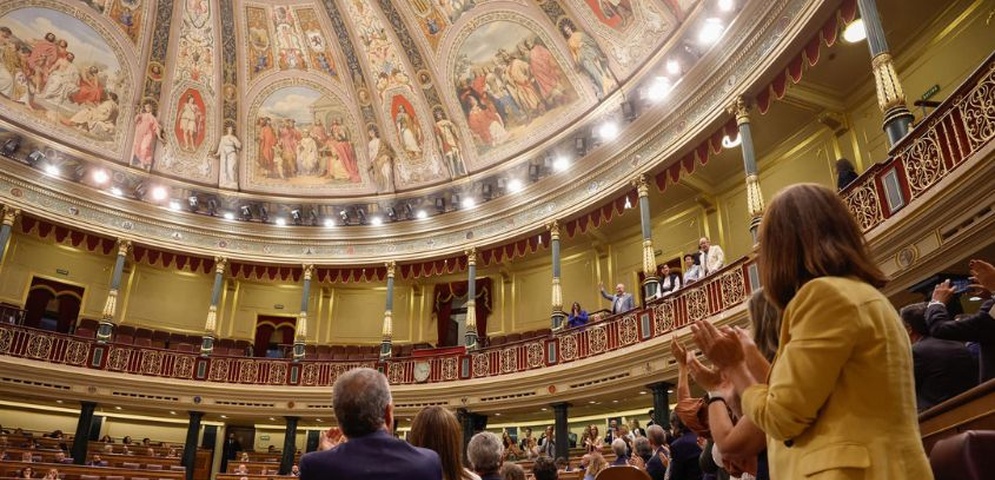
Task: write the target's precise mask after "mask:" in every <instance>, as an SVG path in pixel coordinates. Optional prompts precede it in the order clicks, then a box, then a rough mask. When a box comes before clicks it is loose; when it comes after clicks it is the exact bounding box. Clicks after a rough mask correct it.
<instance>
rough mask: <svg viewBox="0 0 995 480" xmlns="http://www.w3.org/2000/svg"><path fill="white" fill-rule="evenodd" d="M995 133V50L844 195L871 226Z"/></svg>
mask: <svg viewBox="0 0 995 480" xmlns="http://www.w3.org/2000/svg"><path fill="white" fill-rule="evenodd" d="M993 138H995V54H992V55H991V56H989V57H988V59H986V60H985V62H984V63H982V64H981V66H980V67H979V68H978V69H977V70H975V72H974V73H973V74H972V75H971V76H970V77H969V78H968V80H967V81H965V82H964V83H963V84H962V85H961V86H960V87H959V88H958V89H957V90H956V91H955V92H954V93H953V95H951V96H950V97H949V98H948V99H947V100H946V101H945V102H943V103H942V104H941V105H940V106H939V107H938V108H937V109H936V110H934V111H933V112H932V113H931V114H930V115H929V116H927V117H926V118H924V119H923V120H922V121H921V122H919V124H918V125H917V126H916V127H915V128H914V129H913V130H912V131H911V132H910V133H909V134H908V135H907V136H906V137H905V138H904V139H902V141H901V142H899V143H898V145H896V146H895V148H894V149H893V150H892V151H893V152H894V153H893V154H892V155H891V157H889V158H888V160H886V161H884V162H881V163H878V164H876V165H874V166H873V167H871V168H870V169H868V170H867V171H866V172H864V174H863V175H861V176H860V177H859V178H858V179H857V180H855V181H854V182H853V183H852V184H851V185H850V186H849V187H847V188H846V189H845V190H844V191H843V192H842V195H843V199H844V201H845V202H846V204H847V206H848V207H850V211H851V212H852V213H853V216H854V217H855V218H856V219H857V222H859V223H860V226H861V227H862V228H863V230H864V231H865V232H867V231H869V230H871V229H873V228H875V227H877V226H878V225H881V224H882V223H884V221H885V220H887V219H888V218H891V217H892V216H893V215H895V214H896V213H898V211H899V210H901V209H902V208H905V206H907V205H908V204H910V203H912V202H914V201H916V200H918V199H919V198H921V197H923V196H924V195H925V194H926V193H928V192H929V191H930V190H931V189H932V188H934V187H935V186H936V184H937V183H939V182H940V180H942V179H943V178H945V177H946V176H948V175H950V173H951V172H953V171H954V170H956V169H957V168H958V167H960V166H961V165H963V164H964V162H965V160H967V159H968V158H970V157H971V155H973V154H974V153H976V152H978V151H979V150H981V149H982V148H983V147H985V146H987V145H988V144H989V143H991V141H992V139H993Z"/></svg>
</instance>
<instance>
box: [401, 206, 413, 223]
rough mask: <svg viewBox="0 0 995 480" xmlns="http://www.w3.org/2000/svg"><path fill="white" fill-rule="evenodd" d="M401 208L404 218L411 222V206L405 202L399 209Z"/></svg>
mask: <svg viewBox="0 0 995 480" xmlns="http://www.w3.org/2000/svg"><path fill="white" fill-rule="evenodd" d="M401 208H402V210H403V211H404V218H407V219H408V220H411V216H412V211H411V204H410V203H407V202H405V203H404V206H403V207H401Z"/></svg>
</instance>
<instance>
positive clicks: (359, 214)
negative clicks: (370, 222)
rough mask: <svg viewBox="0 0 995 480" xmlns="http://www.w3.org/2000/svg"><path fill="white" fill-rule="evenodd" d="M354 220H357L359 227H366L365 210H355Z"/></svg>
mask: <svg viewBox="0 0 995 480" xmlns="http://www.w3.org/2000/svg"><path fill="white" fill-rule="evenodd" d="M356 218H358V219H359V224H360V225H366V210H365V209H362V208H358V207H357V208H356Z"/></svg>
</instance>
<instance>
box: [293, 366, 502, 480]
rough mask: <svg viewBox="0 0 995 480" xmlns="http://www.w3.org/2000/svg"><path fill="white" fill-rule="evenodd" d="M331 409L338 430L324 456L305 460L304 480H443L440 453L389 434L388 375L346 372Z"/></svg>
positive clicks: (328, 436) (324, 443) (322, 446)
mask: <svg viewBox="0 0 995 480" xmlns="http://www.w3.org/2000/svg"><path fill="white" fill-rule="evenodd" d="M332 404H333V405H334V409H335V418H336V419H337V420H338V423H339V427H335V428H331V429H329V430H328V431H326V432H325V433H324V435H322V436H321V438H320V442H319V451H317V452H311V453H308V454H305V455H304V456H302V457H301V460H300V470H301V477H300V478H302V479H304V480H318V479H325V478H342V479H365V478H375V479H397V480H440V479H441V478H442V463H441V461H440V460H439V455H438V454H437V453H435V452H433V451H432V450H429V449H427V448H420V447H415V446H412V445H410V444H409V443H407V442H405V441H403V440H399V439H397V438H394V435H392V434H391V433H390V431H389V430H388V429H389V428H390V426H393V425H394V404H393V400H392V398H391V394H390V387H389V386H388V385H387V377H385V376H384V375H383V374H381V373H380V372H378V371H376V370H373V369H371V368H356V369H353V370H350V371H348V372H346V373H345V374H343V375H342V376H341V377H339V378H338V379H337V380H336V381H335V385H334V386H333V387H332ZM340 428H341V430H340ZM343 437H344V438H343ZM495 438H496V437H495ZM497 442H498V445H499V446H500V439H498V440H497ZM500 458H501V456H500V454H499V455H498V459H499V461H500Z"/></svg>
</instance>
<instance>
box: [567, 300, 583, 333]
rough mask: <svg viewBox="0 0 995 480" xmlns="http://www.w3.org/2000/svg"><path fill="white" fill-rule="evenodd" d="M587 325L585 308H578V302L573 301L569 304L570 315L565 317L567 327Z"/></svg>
mask: <svg viewBox="0 0 995 480" xmlns="http://www.w3.org/2000/svg"><path fill="white" fill-rule="evenodd" d="M583 325H587V310H584V309H583V308H580V303H577V302H574V303H573V305H571V306H570V316H568V317H567V328H574V327H580V326H583Z"/></svg>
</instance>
